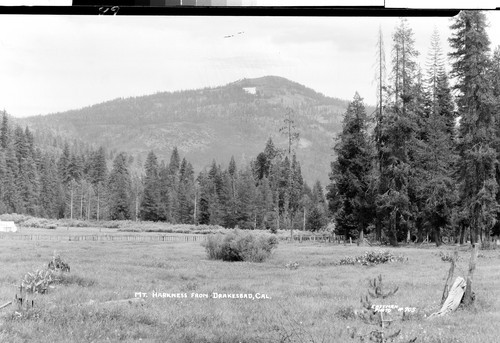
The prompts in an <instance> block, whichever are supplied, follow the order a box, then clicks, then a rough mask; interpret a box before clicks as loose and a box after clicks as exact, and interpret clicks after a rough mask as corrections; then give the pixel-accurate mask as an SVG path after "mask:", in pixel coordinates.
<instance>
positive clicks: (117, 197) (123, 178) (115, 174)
mask: <svg viewBox="0 0 500 343" xmlns="http://www.w3.org/2000/svg"><path fill="white" fill-rule="evenodd" d="M131 183H132V182H131V179H130V173H129V170H128V165H127V155H126V154H125V153H119V154H118V155H116V157H115V160H114V161H113V169H112V170H111V173H110V175H109V186H108V187H109V200H110V205H109V215H110V219H111V220H126V219H130V218H131V210H130V209H131V203H130V194H131Z"/></svg>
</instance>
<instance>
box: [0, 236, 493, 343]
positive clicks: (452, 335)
mask: <svg viewBox="0 0 500 343" xmlns="http://www.w3.org/2000/svg"><path fill="white" fill-rule="evenodd" d="M371 249H372V248H368V247H363V248H359V247H356V246H341V245H340V246H339V245H329V244H311V243H308V244H305V243H303V244H299V243H296V244H286V243H281V244H280V245H279V247H278V249H277V250H276V251H275V252H274V254H273V256H272V257H271V258H270V259H269V260H268V261H266V262H264V263H248V262H233V263H230V262H220V261H210V260H207V259H206V255H205V251H204V249H203V247H201V246H200V245H199V244H197V243H150V242H57V241H53V242H52V241H51V242H44V241H40V242H34V241H11V240H0V271H1V272H0V305H1V304H3V303H5V302H7V301H9V300H11V299H12V298H13V296H14V294H15V292H16V285H17V284H18V283H19V280H20V278H21V277H22V276H23V275H24V274H25V273H26V272H28V271H31V270H33V269H36V268H39V267H42V266H45V265H46V263H48V261H49V260H50V258H51V256H52V253H53V251H54V250H57V251H58V252H59V253H60V254H61V256H62V258H63V259H64V260H65V261H67V262H68V263H69V264H70V266H71V273H70V277H68V278H67V280H66V282H65V284H63V285H57V286H56V288H55V289H53V290H51V292H50V293H49V294H46V295H39V296H38V298H37V299H36V301H35V308H34V309H32V310H30V311H28V312H27V313H25V314H24V315H22V316H21V317H19V316H17V315H15V314H14V310H15V308H14V307H13V306H10V307H8V308H5V309H2V310H0V342H105V341H142V342H176V343H177V342H179V343H187V342H200V343H201V342H205V343H209V342H210V343H215V342H219V343H223V342H227V343H229V342H231V343H232V342H247V343H249V342H356V340H353V339H351V338H350V337H349V330H351V329H352V328H357V329H358V331H360V332H369V331H371V330H373V329H375V327H374V326H371V325H367V324H364V323H363V322H361V321H360V320H359V319H355V318H353V316H352V309H361V305H360V300H359V299H360V296H362V295H365V294H367V286H368V282H369V280H370V279H373V278H374V277H376V276H378V275H379V274H382V275H383V278H384V283H385V284H386V285H387V287H388V288H389V287H392V286H399V291H398V292H397V293H396V294H395V295H394V296H392V297H390V298H388V299H385V300H380V301H377V300H375V301H374V303H375V304H395V305H398V306H400V307H414V308H416V310H417V311H416V312H415V313H414V314H413V315H411V316H410V320H408V321H404V322H400V321H398V322H397V323H395V324H393V327H394V328H391V330H390V331H395V330H396V329H402V333H401V335H400V336H399V337H398V338H397V339H396V340H395V341H396V342H403V341H404V340H405V339H406V341H407V340H408V339H410V338H413V337H418V338H417V342H436V343H437V342H464V343H474V342H478V343H479V342H481V343H484V342H498V337H500V326H498V324H497V323H498V321H499V320H500V300H499V299H500V282H499V280H500V258H499V257H500V253H499V251H498V250H496V251H481V257H480V258H479V259H478V265H477V269H476V274H475V276H474V291H475V292H476V302H475V305H474V308H473V309H472V310H471V311H467V312H466V311H457V312H456V313H454V314H452V315H449V316H447V317H443V318H436V319H433V320H427V319H426V317H425V316H428V315H429V314H430V313H432V312H435V311H437V310H438V309H439V300H440V298H441V293H442V288H443V285H444V281H445V277H446V274H447V271H448V268H449V264H448V263H445V262H443V261H441V259H440V257H439V256H438V253H439V250H438V249H416V248H399V249H390V251H392V252H393V253H394V254H398V255H401V254H404V255H405V256H407V257H408V262H406V263H392V264H385V265H377V266H371V267H367V266H360V265H359V266H358V265H356V266H338V265H335V264H334V262H336V261H338V260H339V259H340V258H342V257H345V256H356V255H361V254H363V252H364V251H365V250H371ZM460 256H461V257H462V258H463V259H464V260H467V259H468V256H469V255H468V252H466V251H463V252H461V253H460ZM295 261H297V262H298V263H299V267H298V268H297V269H288V268H285V264H287V263H289V262H295ZM465 264H466V263H465V262H462V263H461V264H459V268H458V270H457V272H458V273H459V275H462V276H464V275H465V273H466V268H465ZM136 292H142V293H145V294H146V295H147V298H145V299H144V302H143V303H142V304H140V303H138V304H126V303H125V304H113V303H111V304H102V303H101V304H100V303H99V302H104V301H109V300H115V299H126V298H133V297H134V296H135V293H136ZM153 292H156V293H181V296H183V294H185V295H186V297H181V298H163V297H153ZM214 292H216V293H220V294H253V295H254V296H255V294H256V293H260V294H265V295H267V297H269V298H270V299H266V298H264V299H254V300H251V299H220V298H212V297H211V295H212V294H213V293H214ZM202 294H208V295H209V297H208V298H201V296H202ZM196 295H198V296H199V297H196ZM90 300H94V301H95V302H94V303H92V304H85V303H88V302H89V301H90ZM79 304H80V305H79ZM81 304H83V305H81ZM358 342H359V340H358Z"/></svg>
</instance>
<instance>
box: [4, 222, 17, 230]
mask: <svg viewBox="0 0 500 343" xmlns="http://www.w3.org/2000/svg"><path fill="white" fill-rule="evenodd" d="M16 231H17V226H16V224H15V223H14V222H4V221H1V220H0V232H16Z"/></svg>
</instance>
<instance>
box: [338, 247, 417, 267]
mask: <svg viewBox="0 0 500 343" xmlns="http://www.w3.org/2000/svg"><path fill="white" fill-rule="evenodd" d="M407 260H408V258H407V257H404V256H403V255H399V256H397V255H393V254H392V253H390V252H389V251H388V250H376V251H365V253H364V255H361V256H357V257H349V256H347V257H344V258H342V259H341V260H340V261H339V264H340V265H354V264H361V265H363V266H369V265H373V264H381V263H391V262H405V261H407Z"/></svg>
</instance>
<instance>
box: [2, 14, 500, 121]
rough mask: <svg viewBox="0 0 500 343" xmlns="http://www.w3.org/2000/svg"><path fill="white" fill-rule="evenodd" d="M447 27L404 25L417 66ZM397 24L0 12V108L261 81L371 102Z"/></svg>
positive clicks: (497, 17)
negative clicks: (378, 60)
mask: <svg viewBox="0 0 500 343" xmlns="http://www.w3.org/2000/svg"><path fill="white" fill-rule="evenodd" d="M488 19H489V22H490V27H489V35H490V40H491V42H492V48H493V47H495V46H497V45H500V13H499V12H488ZM450 22H451V20H450V19H449V18H409V24H410V26H411V27H412V29H413V31H414V33H415V41H416V47H417V49H418V50H419V51H420V53H421V57H422V58H421V64H422V65H425V57H426V56H427V52H428V49H429V45H430V37H431V35H432V31H433V29H434V27H437V29H438V30H439V32H440V35H441V41H442V47H443V50H444V51H445V52H446V51H448V43H447V38H448V37H449V34H450V31H449V29H448V27H449V25H450ZM397 23H398V19H397V18H383V17H374V18H335V17H306V18H303V17H120V16H114V17H113V16H66V17H65V16H6V15H3V16H0V109H3V108H5V110H6V111H7V112H8V113H10V114H12V115H14V116H18V117H21V116H28V115H36V114H47V113H53V112H59V111H65V110H69V109H74V108H80V107H83V106H88V105H92V104H95V103H98V102H102V101H106V100H111V99H114V98H117V97H128V96H138V95H146V94H151V93H155V92H158V91H174V90H183V89H193V88H201V87H206V86H218V85H224V84H227V83H229V82H232V81H235V80H238V79H242V78H252V77H260V76H264V75H278V76H283V77H286V78H288V79H290V80H293V81H296V82H299V83H301V84H304V85H306V86H308V87H310V88H313V89H314V90H317V91H319V92H321V93H323V94H325V95H328V96H333V97H338V98H345V99H351V98H352V97H353V95H354V93H355V92H356V91H358V92H359V93H360V95H361V96H362V97H364V98H365V101H366V102H367V103H369V104H373V103H375V83H374V82H373V80H374V74H375V68H374V62H375V56H376V41H377V32H378V27H379V25H381V27H382V30H383V34H384V40H385V49H386V58H387V60H388V61H389V59H390V48H391V41H392V40H391V34H392V32H393V31H394V27H395V26H396V25H397ZM238 32H244V33H242V34H238ZM228 35H233V37H231V38H224V36H228Z"/></svg>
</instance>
